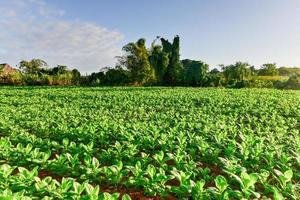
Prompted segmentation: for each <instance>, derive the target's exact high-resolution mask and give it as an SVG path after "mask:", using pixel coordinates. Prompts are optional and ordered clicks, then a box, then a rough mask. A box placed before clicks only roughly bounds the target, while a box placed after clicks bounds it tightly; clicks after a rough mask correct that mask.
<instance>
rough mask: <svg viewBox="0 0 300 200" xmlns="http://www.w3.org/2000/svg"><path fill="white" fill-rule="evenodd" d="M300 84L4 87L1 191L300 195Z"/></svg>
mask: <svg viewBox="0 0 300 200" xmlns="http://www.w3.org/2000/svg"><path fill="white" fill-rule="evenodd" d="M299 132H300V92H299V91H288V90H286V91H281V90H273V89H240V90H235V89H217V88H210V89H206V88H204V89H199V88H163V87H161V88H160V87H157V88H156V87H153V88H152V87H144V88H142V87H141V88H140V87H136V88H132V87H124V88H121V87H116V88H114V87H107V88H106V87H104V88H97V87H96V88H84V87H82V88H80V87H1V88H0V199H25V200H26V199H92V200H94V199H100V200H114V199H121V200H130V199H144V200H146V199H149V200H150V199H153V200H157V199H169V200H172V199H275V200H281V199H295V200H296V199H300V133H299Z"/></svg>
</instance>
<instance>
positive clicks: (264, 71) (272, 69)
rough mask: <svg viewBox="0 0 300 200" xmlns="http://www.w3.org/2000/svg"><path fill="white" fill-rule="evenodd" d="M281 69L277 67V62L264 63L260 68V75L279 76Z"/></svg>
mask: <svg viewBox="0 0 300 200" xmlns="http://www.w3.org/2000/svg"><path fill="white" fill-rule="evenodd" d="M278 74H279V71H278V69H277V66H276V63H267V64H263V66H262V68H261V69H259V71H258V75H261V76H277V75H278Z"/></svg>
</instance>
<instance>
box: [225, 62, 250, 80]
mask: <svg viewBox="0 0 300 200" xmlns="http://www.w3.org/2000/svg"><path fill="white" fill-rule="evenodd" d="M221 67H222V70H223V74H224V77H225V79H226V81H227V82H229V81H232V80H235V81H242V80H247V79H249V78H250V77H251V76H252V71H251V68H250V65H249V64H248V63H246V62H236V63H235V64H233V65H228V66H221Z"/></svg>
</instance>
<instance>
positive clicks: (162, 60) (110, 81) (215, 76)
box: [0, 36, 300, 89]
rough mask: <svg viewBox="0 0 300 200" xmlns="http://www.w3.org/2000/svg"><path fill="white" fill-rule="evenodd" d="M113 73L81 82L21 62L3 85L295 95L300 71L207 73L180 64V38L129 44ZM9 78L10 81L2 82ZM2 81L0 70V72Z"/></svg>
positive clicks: (196, 64) (67, 73) (240, 65)
mask: <svg viewBox="0 0 300 200" xmlns="http://www.w3.org/2000/svg"><path fill="white" fill-rule="evenodd" d="M122 50H123V52H124V54H123V55H122V56H120V57H118V63H117V65H116V66H115V67H114V68H104V69H102V70H101V71H99V72H94V73H92V74H90V75H86V76H82V75H81V74H80V72H79V71H78V70H77V69H73V70H69V69H68V68H67V66H62V65H58V66H57V67H54V68H50V67H49V66H48V64H47V63H46V62H45V61H43V60H40V59H32V60H31V61H21V62H20V64H19V68H20V69H19V70H16V71H15V72H14V73H10V74H8V75H7V74H6V77H5V81H3V80H4V79H3V76H2V81H1V82H2V83H3V82H4V83H7V84H18V85H83V86H110V85H111V86H119V85H120V86H124V85H137V86H141V85H146V86H147V85H152V86H154V85H157V86H198V87H229V88H242V87H268V88H272V87H276V88H291V89H300V68H287V67H280V68H278V67H277V66H276V64H275V63H268V64H264V65H262V66H261V67H260V68H255V67H254V66H251V65H250V64H248V63H246V62H236V63H235V64H232V65H228V66H225V65H220V66H219V68H218V69H217V68H214V69H212V70H209V65H208V64H206V63H205V62H202V61H200V60H190V59H184V60H181V58H180V38H179V36H175V37H174V39H173V41H171V42H170V41H168V40H166V39H165V38H161V37H157V38H156V39H155V40H154V41H153V42H152V44H151V46H150V47H149V48H147V46H146V40H145V39H139V40H138V41H136V42H131V43H128V44H127V45H125V46H124V47H123V49H122ZM7 76H9V77H7ZM0 80H1V66H0Z"/></svg>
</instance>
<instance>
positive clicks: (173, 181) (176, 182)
mask: <svg viewBox="0 0 300 200" xmlns="http://www.w3.org/2000/svg"><path fill="white" fill-rule="evenodd" d="M166 185H170V186H180V182H179V181H178V180H177V179H176V178H173V179H171V180H168V181H167V182H166Z"/></svg>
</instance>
